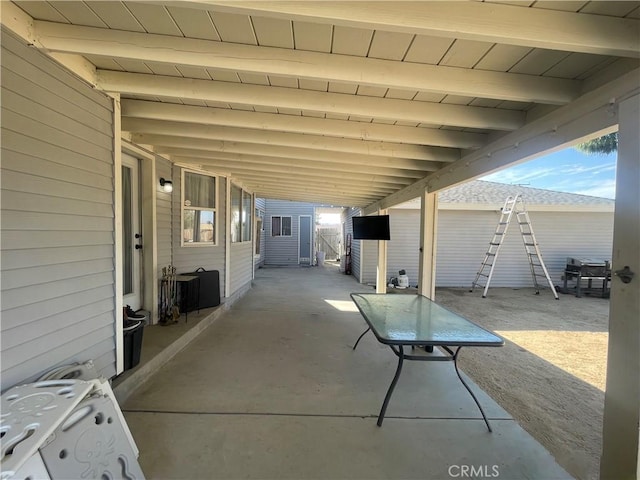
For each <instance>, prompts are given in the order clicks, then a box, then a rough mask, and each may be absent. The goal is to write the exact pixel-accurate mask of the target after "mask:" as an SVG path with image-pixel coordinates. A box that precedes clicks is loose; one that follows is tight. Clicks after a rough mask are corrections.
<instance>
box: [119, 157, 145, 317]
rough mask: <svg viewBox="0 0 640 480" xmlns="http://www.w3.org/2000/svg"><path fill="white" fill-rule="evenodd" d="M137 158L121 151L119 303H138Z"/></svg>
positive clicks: (140, 253) (139, 241)
mask: <svg viewBox="0 0 640 480" xmlns="http://www.w3.org/2000/svg"><path fill="white" fill-rule="evenodd" d="M139 168H140V166H139V160H138V159H137V158H134V157H132V156H130V155H127V154H126V153H123V154H122V293H123V305H129V306H130V307H131V308H132V309H133V310H138V309H139V308H140V307H141V305H142V296H141V293H140V292H141V280H140V279H141V275H140V266H141V263H142V262H141V256H142V228H141V225H140V183H139Z"/></svg>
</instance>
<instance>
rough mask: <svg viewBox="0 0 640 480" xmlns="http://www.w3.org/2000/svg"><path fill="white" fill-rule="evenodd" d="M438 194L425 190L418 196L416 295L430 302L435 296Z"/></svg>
mask: <svg viewBox="0 0 640 480" xmlns="http://www.w3.org/2000/svg"><path fill="white" fill-rule="evenodd" d="M437 235H438V194H437V193H428V192H427V191H426V190H425V191H424V192H423V193H422V195H421V196H420V257H419V258H420V261H419V270H418V271H419V274H418V293H420V295H424V296H425V297H428V298H430V299H432V300H435V296H436V250H437Z"/></svg>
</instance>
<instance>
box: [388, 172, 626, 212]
mask: <svg viewBox="0 0 640 480" xmlns="http://www.w3.org/2000/svg"><path fill="white" fill-rule="evenodd" d="M518 194H520V195H522V198H523V200H524V202H525V205H526V208H527V209H529V210H546V211H559V212H562V211H564V212H568V211H583V212H589V211H592V212H613V209H614V205H615V200H611V199H609V198H601V197H592V196H590V195H579V194H577V193H567V192H556V191H553V190H544V189H542V188H532V187H525V186H521V185H508V184H505V183H496V182H487V181H485V180H471V181H469V182H465V183H461V184H460V185H456V186H455V187H451V188H448V189H447V190H443V191H441V192H439V194H438V205H439V208H441V209H445V210H497V209H499V208H501V207H502V206H503V205H504V202H505V200H506V199H507V197H509V196H512V195H518ZM393 208H409V209H419V208H420V199H419V198H415V199H413V200H410V201H408V202H405V203H403V204H400V205H396V206H395V207H393Z"/></svg>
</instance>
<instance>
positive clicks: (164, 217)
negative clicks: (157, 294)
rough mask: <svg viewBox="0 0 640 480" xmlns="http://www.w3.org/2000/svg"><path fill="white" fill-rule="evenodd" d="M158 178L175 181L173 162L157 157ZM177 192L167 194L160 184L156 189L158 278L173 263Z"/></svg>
mask: <svg viewBox="0 0 640 480" xmlns="http://www.w3.org/2000/svg"><path fill="white" fill-rule="evenodd" d="M156 176H157V177H158V178H166V179H173V172H172V168H171V162H169V161H168V160H165V159H163V158H160V157H156ZM173 195H176V192H175V191H174V192H171V193H167V192H165V191H163V190H162V189H161V188H160V187H159V184H158V187H157V188H156V217H157V218H156V236H157V241H158V276H162V267H166V266H167V265H170V264H171V263H172V261H173V255H172V247H173V245H172V241H171V240H172V239H171V199H172V198H173Z"/></svg>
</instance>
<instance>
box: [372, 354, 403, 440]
mask: <svg viewBox="0 0 640 480" xmlns="http://www.w3.org/2000/svg"><path fill="white" fill-rule="evenodd" d="M396 354H397V355H398V368H396V374H395V375H394V376H393V380H392V381H391V385H389V389H388V390H387V394H386V395H385V397H384V402H383V403H382V408H381V409H380V414H379V415H378V426H379V427H381V426H382V420H384V414H385V412H386V411H387V406H388V405H389V400H391V395H392V394H393V390H394V388H396V383H398V379H399V378H400V372H402V363H403V362H404V347H403V346H402V345H399V351H398V352H396Z"/></svg>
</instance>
